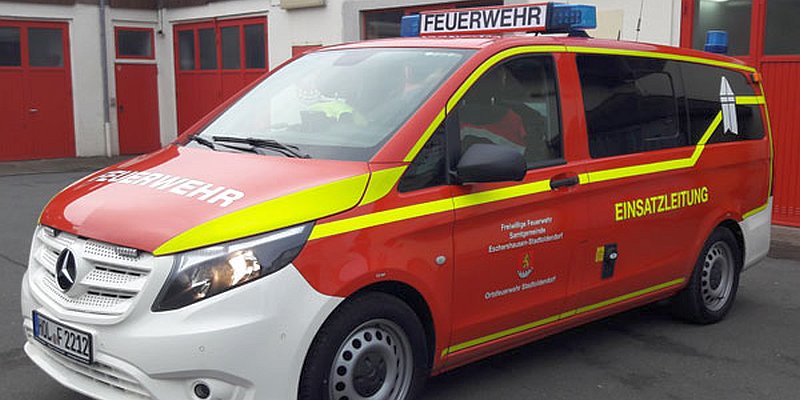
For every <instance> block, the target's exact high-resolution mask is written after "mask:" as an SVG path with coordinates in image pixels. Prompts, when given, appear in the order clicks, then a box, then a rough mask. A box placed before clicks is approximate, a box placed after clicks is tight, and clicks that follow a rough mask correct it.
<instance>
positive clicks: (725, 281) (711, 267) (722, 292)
mask: <svg viewBox="0 0 800 400" xmlns="http://www.w3.org/2000/svg"><path fill="white" fill-rule="evenodd" d="M734 273H735V265H734V261H733V252H732V251H731V248H730V246H728V244H727V243H725V242H716V243H714V245H712V246H711V247H710V248H709V249H708V252H707V253H706V257H705V260H703V271H702V276H701V278H700V289H701V291H702V296H703V304H705V306H706V308H707V309H708V310H710V311H719V310H720V309H722V308H723V307H725V305H726V304H727V303H728V300H729V299H730V297H731V292H732V289H733V280H734Z"/></svg>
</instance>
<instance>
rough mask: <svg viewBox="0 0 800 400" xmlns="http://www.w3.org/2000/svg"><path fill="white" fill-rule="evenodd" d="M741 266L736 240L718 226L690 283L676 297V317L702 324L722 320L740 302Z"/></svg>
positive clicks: (705, 246)
mask: <svg viewBox="0 0 800 400" xmlns="http://www.w3.org/2000/svg"><path fill="white" fill-rule="evenodd" d="M741 266H742V256H741V250H740V249H739V245H738V242H737V241H736V238H735V237H734V235H733V233H731V231H730V230H729V229H727V228H723V227H718V228H717V229H715V230H714V232H712V234H711V236H710V237H709V238H708V240H707V241H706V243H705V245H704V246H703V251H702V252H701V253H700V257H699V258H698V259H697V263H696V264H695V267H694V271H693V272H692V276H691V278H690V280H689V284H688V285H687V286H686V288H684V289H683V291H681V292H680V293H679V294H678V295H677V296H675V299H674V311H675V314H676V315H677V316H678V317H680V318H683V319H686V320H688V321H691V322H695V323H699V324H712V323H715V322H719V321H721V320H722V319H723V318H725V315H726V314H727V313H728V311H730V309H731V307H732V306H733V302H734V300H735V299H736V293H737V290H738V288H739V272H740V271H741Z"/></svg>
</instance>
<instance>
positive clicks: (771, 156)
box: [758, 82, 775, 202]
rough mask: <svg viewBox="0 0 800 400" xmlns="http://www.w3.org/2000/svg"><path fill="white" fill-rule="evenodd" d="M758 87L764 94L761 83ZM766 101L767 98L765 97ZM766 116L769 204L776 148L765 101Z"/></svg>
mask: <svg viewBox="0 0 800 400" xmlns="http://www.w3.org/2000/svg"><path fill="white" fill-rule="evenodd" d="M758 87H759V88H760V89H761V93H762V94H763V93H764V85H762V84H761V82H759V83H758ZM765 99H766V97H765ZM764 116H765V117H766V118H767V134H768V135H769V190H768V191H767V202H769V198H770V196H772V185H773V182H772V180H773V178H774V176H773V174H774V170H773V168H774V165H773V164H774V163H775V147H774V145H773V142H772V123H771V122H770V120H769V107H767V102H766V101H764Z"/></svg>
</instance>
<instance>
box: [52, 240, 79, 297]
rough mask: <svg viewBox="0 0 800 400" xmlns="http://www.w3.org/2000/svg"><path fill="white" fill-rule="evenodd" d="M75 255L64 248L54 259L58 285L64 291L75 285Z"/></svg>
mask: <svg viewBox="0 0 800 400" xmlns="http://www.w3.org/2000/svg"><path fill="white" fill-rule="evenodd" d="M75 276H76V270H75V255H74V254H72V252H71V251H69V249H64V251H62V252H61V254H59V255H58V260H57V261H56V279H57V280H58V287H60V288H61V290H63V291H64V292H65V293H66V292H68V291H69V290H70V289H72V286H73V285H75Z"/></svg>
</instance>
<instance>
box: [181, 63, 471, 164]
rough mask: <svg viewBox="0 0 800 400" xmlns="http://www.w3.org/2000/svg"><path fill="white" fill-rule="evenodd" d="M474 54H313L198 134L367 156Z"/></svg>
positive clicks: (315, 153) (321, 154)
mask: <svg viewBox="0 0 800 400" xmlns="http://www.w3.org/2000/svg"><path fill="white" fill-rule="evenodd" d="M472 53H473V51H471V50H453V49H420V48H414V49H389V48H380V49H353V50H336V51H323V52H318V53H312V54H308V55H306V56H303V57H301V58H299V59H298V60H296V61H294V62H292V63H290V64H288V65H286V66H285V67H284V68H282V69H280V70H279V71H277V72H276V73H275V74H273V75H271V76H270V77H268V78H267V79H265V80H264V81H263V82H261V83H260V84H259V85H258V86H256V87H255V88H253V90H252V91H250V92H249V93H247V94H246V95H244V96H243V97H242V98H241V99H240V100H239V101H237V102H236V103H234V104H233V105H232V106H231V107H230V108H228V109H227V110H226V111H225V112H223V113H222V114H221V115H220V116H219V117H218V118H217V119H216V120H215V121H214V122H212V123H211V124H210V125H208V126H207V127H206V128H204V129H203V130H202V131H201V132H200V134H199V136H200V137H201V138H202V139H207V140H208V141H210V142H213V141H214V137H215V136H216V137H217V138H218V139H219V138H220V137H228V138H230V137H232V136H235V137H240V138H248V139H251V141H250V142H249V143H253V141H252V139H256V140H269V141H271V142H278V143H280V145H282V146H291V147H292V148H294V149H298V151H300V152H302V154H305V155H308V156H309V157H312V158H322V159H333V160H351V161H367V160H369V159H370V158H371V157H372V156H373V155H374V154H375V153H376V152H377V151H378V149H380V147H381V146H382V145H383V144H384V143H385V142H386V141H387V140H388V139H389V138H390V137H391V135H392V134H393V133H394V132H395V131H396V130H397V129H398V128H399V127H400V126H401V125H402V124H403V123H404V122H405V121H406V120H407V119H408V118H409V117H410V116H411V115H412V114H413V113H414V111H416V110H417V108H419V107H420V106H421V105H422V103H423V102H424V101H425V100H426V99H427V98H428V97H429V96H430V95H431V93H432V92H433V91H434V90H436V88H438V87H439V86H440V85H441V84H442V82H443V81H444V80H445V78H447V77H448V76H450V74H451V73H452V72H453V70H455V69H456V68H457V67H458V66H459V65H461V63H462V62H463V61H464V60H465V59H466V58H467V57H468V56H469V55H471V54H472ZM191 143H193V144H192V145H193V146H199V145H200V144H198V143H197V142H196V141H194V142H191ZM228 147H230V146H228ZM216 148H217V149H218V150H230V149H229V148H227V149H226V148H223V147H221V146H217V147H216ZM263 154H270V155H280V154H278V153H276V152H264V153H263Z"/></svg>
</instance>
